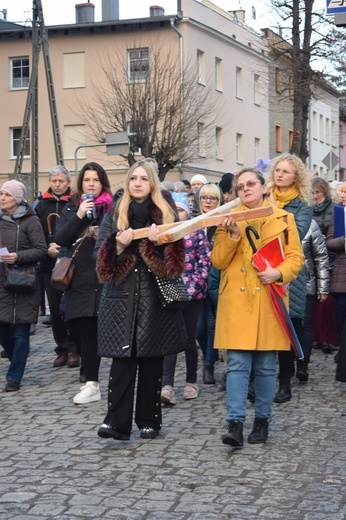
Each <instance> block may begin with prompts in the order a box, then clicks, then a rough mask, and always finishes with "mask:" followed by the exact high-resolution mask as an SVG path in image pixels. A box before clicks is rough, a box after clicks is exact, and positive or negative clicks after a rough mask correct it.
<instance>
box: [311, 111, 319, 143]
mask: <svg viewBox="0 0 346 520" xmlns="http://www.w3.org/2000/svg"><path fill="white" fill-rule="evenodd" d="M318 133H319V132H318V117H317V112H313V113H312V138H313V139H318Z"/></svg>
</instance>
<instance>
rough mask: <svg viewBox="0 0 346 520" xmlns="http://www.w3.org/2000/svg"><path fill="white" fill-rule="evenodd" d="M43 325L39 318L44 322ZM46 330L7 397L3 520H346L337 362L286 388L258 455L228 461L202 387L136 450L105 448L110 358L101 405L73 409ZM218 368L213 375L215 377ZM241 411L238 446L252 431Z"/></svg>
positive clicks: (65, 374)
mask: <svg viewBox="0 0 346 520" xmlns="http://www.w3.org/2000/svg"><path fill="white" fill-rule="evenodd" d="M40 320H41V321H42V318H40ZM54 357H55V353H54V343H53V338H52V334H51V329H50V328H49V327H46V326H44V325H42V324H39V325H38V326H37V332H36V335H34V336H32V341H31V354H30V357H29V360H28V365H27V368H26V374H25V377H24V379H23V384H22V388H21V390H20V391H19V392H17V393H13V394H12V393H5V392H2V388H3V387H4V386H5V376H6V369H7V363H8V361H7V360H6V359H1V360H0V402H1V423H0V435H1V441H0V442H1V465H0V476H1V478H0V519H1V520H34V519H35V520H37V519H40V520H47V519H57V520H83V519H94V520H100V519H117V520H144V519H150V520H229V519H231V520H255V519H261V518H263V519H266V520H267V519H273V520H281V519H285V520H327V519H328V520H345V518H346V400H345V397H346V384H345V383H337V382H335V379H334V378H335V363H334V354H324V353H322V352H320V351H314V352H313V356H312V363H311V368H310V381H309V382H308V384H307V385H299V384H298V381H297V382H295V381H293V385H292V391H293V397H292V400H291V401H290V402H289V403H286V404H281V405H280V404H275V403H274V413H273V418H272V421H271V424H270V429H269V439H268V441H267V443H266V444H264V445H248V444H247V443H246V442H245V446H244V448H243V449H242V450H235V451H233V449H232V448H230V447H229V446H225V445H223V444H222V443H221V440H220V437H221V435H222V433H224V431H225V428H226V426H225V420H224V418H225V415H226V410H225V394H224V393H223V392H221V391H220V390H219V385H215V386H208V385H203V383H201V370H199V383H200V388H201V392H200V396H199V397H198V399H196V400H193V401H184V400H183V399H182V393H183V386H184V377H183V374H184V357H183V356H182V355H180V356H179V362H178V367H177V377H176V394H177V398H178V399H177V404H176V406H174V407H164V410H163V429H162V433H161V435H160V436H159V437H158V438H157V439H155V440H142V439H140V437H139V432H138V430H137V428H136V426H135V425H134V429H133V433H132V436H131V440H130V441H122V442H118V441H114V440H112V439H110V440H104V439H100V438H99V437H98V436H97V428H98V426H99V425H100V424H101V423H102V421H103V418H104V415H105V412H106V406H107V400H106V399H107V379H108V372H109V366H110V360H102V363H101V377H100V381H101V388H102V401H99V402H96V403H92V404H89V405H84V406H76V405H74V404H73V403H72V397H73V396H74V395H75V394H76V393H77V392H78V389H79V386H80V383H79V380H78V379H79V369H74V368H67V367H63V368H53V366H52V365H53V360H54ZM222 372H223V365H222V363H219V364H218V366H217V370H216V376H217V379H218V380H220V379H221V375H222ZM253 417H254V409H253V405H252V404H250V403H249V405H248V417H247V420H246V423H245V427H244V430H245V431H244V434H245V435H244V438H245V439H246V438H247V435H248V433H250V431H251V427H252V422H253Z"/></svg>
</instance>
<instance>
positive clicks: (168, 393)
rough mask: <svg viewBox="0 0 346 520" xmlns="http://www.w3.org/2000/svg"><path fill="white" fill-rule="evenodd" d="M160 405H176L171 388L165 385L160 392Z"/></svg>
mask: <svg viewBox="0 0 346 520" xmlns="http://www.w3.org/2000/svg"><path fill="white" fill-rule="evenodd" d="M161 403H164V404H170V405H173V404H175V403H176V399H175V394H174V391H173V388H172V387H171V386H169V385H165V386H164V387H163V388H162V390H161Z"/></svg>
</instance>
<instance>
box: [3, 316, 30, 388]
mask: <svg viewBox="0 0 346 520" xmlns="http://www.w3.org/2000/svg"><path fill="white" fill-rule="evenodd" d="M0 344H1V345H2V346H3V348H4V350H5V352H6V354H7V355H8V357H9V360H10V366H9V369H8V371H7V376H6V379H7V382H8V383H10V382H15V383H20V382H21V380H22V377H23V374H24V370H25V365H26V361H27V359H28V355H29V349H30V323H23V324H17V325H9V324H7V323H2V324H0Z"/></svg>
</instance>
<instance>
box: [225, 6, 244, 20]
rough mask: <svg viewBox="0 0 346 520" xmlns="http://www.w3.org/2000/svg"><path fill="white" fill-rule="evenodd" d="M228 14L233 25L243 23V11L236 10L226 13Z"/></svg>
mask: <svg viewBox="0 0 346 520" xmlns="http://www.w3.org/2000/svg"><path fill="white" fill-rule="evenodd" d="M228 12H229V14H232V15H233V21H234V22H235V23H238V22H243V23H245V11H244V9H238V10H237V11H228Z"/></svg>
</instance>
